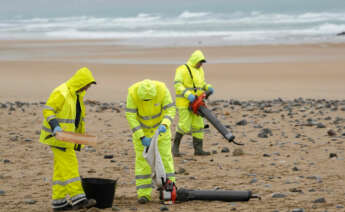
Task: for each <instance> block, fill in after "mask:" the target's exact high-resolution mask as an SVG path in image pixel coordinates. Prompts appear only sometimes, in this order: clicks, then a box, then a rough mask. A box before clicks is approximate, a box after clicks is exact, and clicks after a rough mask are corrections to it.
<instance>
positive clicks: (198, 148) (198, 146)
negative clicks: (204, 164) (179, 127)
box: [193, 137, 211, 156]
mask: <svg viewBox="0 0 345 212" xmlns="http://www.w3.org/2000/svg"><path fill="white" fill-rule="evenodd" d="M202 142H203V141H202V139H199V138H195V137H193V147H194V155H200V156H206V155H210V154H211V153H210V152H205V151H204V150H203V149H202Z"/></svg>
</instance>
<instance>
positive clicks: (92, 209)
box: [86, 207, 101, 212]
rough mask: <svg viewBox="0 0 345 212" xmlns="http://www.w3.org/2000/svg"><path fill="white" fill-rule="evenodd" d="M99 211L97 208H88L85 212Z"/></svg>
mask: <svg viewBox="0 0 345 212" xmlns="http://www.w3.org/2000/svg"><path fill="white" fill-rule="evenodd" d="M100 211H101V210H99V209H98V208H95V207H92V208H89V209H88V210H87V211H86V212H100Z"/></svg>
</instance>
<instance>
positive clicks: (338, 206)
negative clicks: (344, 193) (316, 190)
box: [336, 205, 344, 209]
mask: <svg viewBox="0 0 345 212" xmlns="http://www.w3.org/2000/svg"><path fill="white" fill-rule="evenodd" d="M336 208H338V209H339V208H344V205H337V206H336Z"/></svg>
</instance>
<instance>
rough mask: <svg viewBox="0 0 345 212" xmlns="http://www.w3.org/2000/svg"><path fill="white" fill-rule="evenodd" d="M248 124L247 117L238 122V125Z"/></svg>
mask: <svg viewBox="0 0 345 212" xmlns="http://www.w3.org/2000/svg"><path fill="white" fill-rule="evenodd" d="M247 124H248V122H247V120H245V119H243V120H241V121H239V122H237V123H236V125H238V126H245V125H247Z"/></svg>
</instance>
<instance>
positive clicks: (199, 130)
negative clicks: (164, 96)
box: [177, 108, 204, 139]
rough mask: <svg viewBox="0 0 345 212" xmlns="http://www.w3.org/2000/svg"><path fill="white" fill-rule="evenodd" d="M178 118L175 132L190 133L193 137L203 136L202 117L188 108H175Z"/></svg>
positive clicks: (200, 137)
mask: <svg viewBox="0 0 345 212" xmlns="http://www.w3.org/2000/svg"><path fill="white" fill-rule="evenodd" d="M177 109H178V114H179V120H178V125H177V132H179V133H180V134H182V135H184V134H188V133H191V134H192V136H193V137H195V138H199V139H203V138H204V131H203V130H204V119H203V118H202V117H201V116H199V115H196V114H195V113H193V112H192V111H190V110H189V109H188V108H177Z"/></svg>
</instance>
